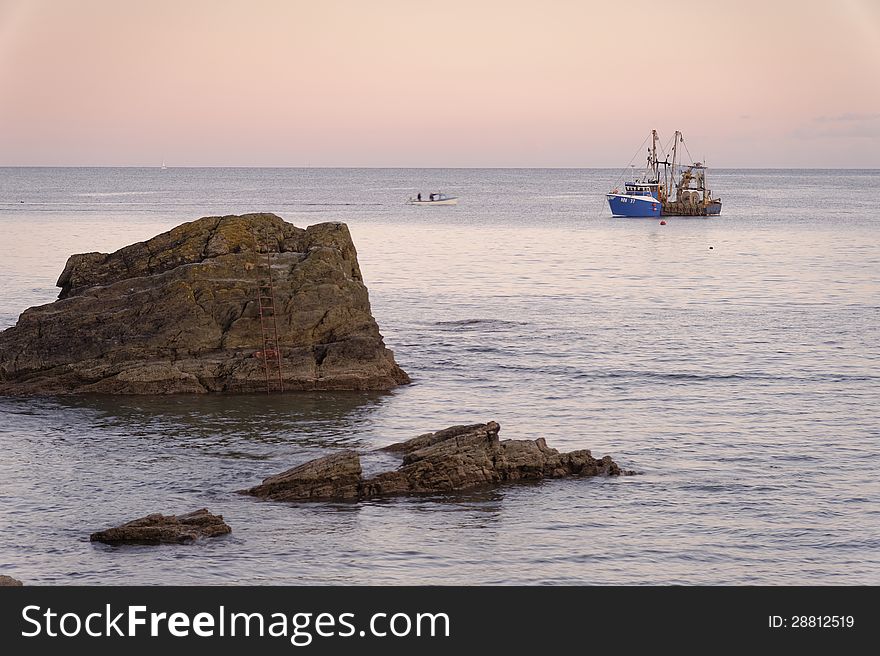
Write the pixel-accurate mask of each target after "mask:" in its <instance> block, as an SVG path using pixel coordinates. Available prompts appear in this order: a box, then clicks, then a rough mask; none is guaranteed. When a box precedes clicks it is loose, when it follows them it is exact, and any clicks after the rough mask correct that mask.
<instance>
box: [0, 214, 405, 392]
mask: <svg viewBox="0 0 880 656" xmlns="http://www.w3.org/2000/svg"><path fill="white" fill-rule="evenodd" d="M267 249H268V250H270V251H272V252H273V253H272V254H271V255H270V256H269V258H268V259H269V260H270V261H271V272H272V278H273V285H274V294H273V296H274V304H275V308H276V311H275V315H276V317H275V324H276V325H277V334H278V345H279V348H278V352H279V353H280V355H281V371H282V380H283V388H284V389H285V390H326V389H344V390H379V389H389V388H391V387H394V386H395V385H398V384H402V383H406V382H409V378H408V377H407V375H406V373H404V372H403V370H401V369H400V367H398V366H397V364H396V363H395V361H394V355H393V353H392V352H391V351H390V350H388V349H387V348H385V345H384V343H383V340H382V336H381V335H380V334H379V328H378V326H377V325H376V321H375V320H374V319H373V316H372V314H371V313H370V302H369V297H368V294H367V288H366V286H365V285H364V282H363V279H362V277H361V273H360V269H359V267H358V262H357V253H356V251H355V248H354V244H353V243H352V240H351V235H350V234H349V232H348V228H347V227H346V226H345V225H344V224H341V223H322V224H318V225H313V226H310V227H308V228H306V229H302V228H297V227H295V226H293V225H291V224H289V223H286V222H285V221H283V220H282V219H281V218H279V217H277V216H275V215H274V214H246V215H243V216H224V217H207V218H203V219H199V220H197V221H193V222H190V223H184V224H183V225H180V226H178V227H176V228H174V229H173V230H170V231H169V232H166V233H163V234H161V235H158V236H157V237H154V238H153V239H150V240H148V241H145V242H141V243H137V244H132V245H131V246H126V247H125V248H123V249H121V250H118V251H116V252H115V253H111V254H109V255H108V254H105V253H85V254H80V255H73V256H71V257H70V259H69V260H68V262H67V266H65V268H64V271H63V272H62V274H61V277H60V278H59V279H58V286H59V287H61V293H60V295H59V300H58V301H55V302H54V303H50V304H48V305H42V306H38V307H33V308H30V309H28V310H25V312H23V313H22V314H21V317H20V318H19V320H18V323H17V324H16V325H15V326H14V327H12V328H9V329H7V330H5V331H3V332H2V333H0V394H7V395H11V394H68V393H111V394H170V393H181V392H249V391H265V390H266V387H267V381H266V371H265V360H264V358H265V357H266V354H265V353H263V350H264V348H263V345H264V342H263V332H262V327H261V320H260V302H259V300H258V298H259V296H260V284H261V283H262V282H263V281H265V279H266V278H267V274H268V272H269V264H268V263H267V256H266V254H265V253H264V252H261V251H265V250H267ZM264 304H265V303H264ZM264 314H267V313H264ZM265 324H266V326H267V328H268V330H269V332H270V334H271V333H272V332H273V331H272V321H271V319H270V320H267V321H266V322H265ZM273 354H274V352H270V353H269V363H270V365H274V364H275V362H276V360H277V359H276V358H273V357H272V356H273ZM276 372H277V369H275V368H273V369H270V384H271V386H272V389H273V390H274V389H277V388H278V387H280V385H279V384H278V382H277V378H278V376H277V373H276Z"/></svg>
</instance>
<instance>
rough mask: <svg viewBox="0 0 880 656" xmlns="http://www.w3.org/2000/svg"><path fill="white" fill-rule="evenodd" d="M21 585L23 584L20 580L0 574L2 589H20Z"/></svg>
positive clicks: (0, 586)
mask: <svg viewBox="0 0 880 656" xmlns="http://www.w3.org/2000/svg"><path fill="white" fill-rule="evenodd" d="M21 585H22V583H21V581H19V580H18V579H14V578H12V577H11V576H6V575H5V574H0V588H20V587H21Z"/></svg>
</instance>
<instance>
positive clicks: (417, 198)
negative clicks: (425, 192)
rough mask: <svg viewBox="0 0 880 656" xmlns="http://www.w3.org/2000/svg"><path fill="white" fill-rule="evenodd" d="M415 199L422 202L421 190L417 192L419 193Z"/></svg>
mask: <svg viewBox="0 0 880 656" xmlns="http://www.w3.org/2000/svg"><path fill="white" fill-rule="evenodd" d="M416 200H417V201H419V202H422V192H421V191H420V192H419V195H418V196H416Z"/></svg>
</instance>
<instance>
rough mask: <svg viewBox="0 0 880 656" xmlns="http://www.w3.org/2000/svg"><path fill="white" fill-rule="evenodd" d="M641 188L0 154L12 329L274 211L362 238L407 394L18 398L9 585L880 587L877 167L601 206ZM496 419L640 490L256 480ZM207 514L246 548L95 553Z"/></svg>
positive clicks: (8, 410) (490, 176) (369, 457)
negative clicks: (292, 497)
mask: <svg viewBox="0 0 880 656" xmlns="http://www.w3.org/2000/svg"><path fill="white" fill-rule="evenodd" d="M166 173H167V172H166ZM616 174H617V172H604V171H526V170H517V171H476V170H459V171H439V170H433V171H432V170H418V171H406V170H399V171H377V170H365V171H358V170H287V169H285V170H280V169H279V170H264V169H261V170H175V171H174V172H173V173H171V174H170V175H164V174H163V175H162V176H158V175H156V174H155V173H154V172H152V171H146V170H144V171H139V170H138V169H131V170H91V171H89V170H84V169H83V170H79V169H77V170H67V169H64V170H58V171H54V172H53V171H43V172H42V173H40V174H39V176H49V178H51V179H52V180H53V184H52V185H46V184H45V180H44V179H43V178H40V180H36V181H35V180H34V179H32V178H33V176H35V175H37V174H36V173H28V172H27V171H19V170H14V171H13V172H12V173H10V172H9V170H0V228H2V230H3V234H4V235H12V236H14V237H15V238H14V239H4V240H0V277H2V279H3V280H4V283H5V284H4V285H3V286H0V326H6V325H10V324H11V323H13V322H14V321H15V319H16V318H17V316H18V314H19V313H20V312H21V310H22V309H24V308H25V307H27V306H29V305H34V304H37V303H44V302H49V301H51V300H52V299H53V298H54V297H55V295H56V292H57V290H56V289H55V288H54V283H55V280H56V279H57V276H58V273H59V272H60V270H61V268H62V267H63V265H64V262H65V261H66V258H67V256H68V255H69V254H70V253H71V252H83V251H92V250H105V251H106V250H112V249H115V248H118V247H120V246H123V245H125V244H127V243H130V242H132V241H137V240H140V239H144V238H147V237H150V236H152V235H153V234H155V233H157V232H159V231H161V230H164V229H167V228H170V227H171V226H173V225H175V224H177V223H179V222H181V221H183V220H189V219H192V218H195V217H197V216H200V215H205V214H212V213H228V212H233V211H250V210H275V211H278V212H279V213H281V214H282V215H283V216H284V217H285V218H287V219H288V220H293V221H294V222H297V223H299V224H301V225H302V224H306V223H314V222H317V221H320V220H344V221H346V222H347V223H349V226H350V228H351V231H352V234H353V236H354V238H355V242H356V244H357V248H358V253H359V258H360V264H361V269H362V272H363V274H364V277H365V280H366V281H367V284H368V286H369V288H370V299H371V303H372V307H373V312H374V314H375V316H376V318H377V321H378V323H379V326H380V328H381V330H382V333H383V335H384V336H385V339H386V343H387V344H388V345H389V347H390V348H392V349H394V351H395V354H396V357H397V360H398V362H399V363H400V364H401V366H402V367H403V368H404V369H405V370H406V371H407V372H408V373H410V374H411V376H412V377H413V380H414V382H413V384H412V385H409V386H405V387H401V388H398V389H396V390H394V391H393V392H390V393H377V394H365V393H351V394H342V393H320V394H311V393H299V394H286V395H277V396H264V395H253V396H234V397H222V396H195V397H186V396H175V397H161V398H142V397H90V398H54V399H0V448H2V450H3V457H2V458H0V526H3V527H4V529H6V528H7V527H9V528H8V530H3V531H0V572H3V573H8V574H12V575H14V576H16V577H17V578H20V579H23V580H24V581H25V582H27V583H102V584H109V583H145V584H150V583H181V584H186V583H282V584H283V583H291V584H305V583H340V584H370V583H373V584H382V583H392V584H418V583H427V584H443V583H463V584H474V583H557V584H567V583H594V584H603V583H685V584H693V583H713V584H715V583H733V584H757V583H806V584H817V583H821V584H832V583H848V584H852V583H875V584H876V583H880V557H878V554H880V536H878V534H877V531H873V530H871V528H870V527H874V526H877V525H878V524H880V510H878V508H880V503H878V501H880V499H878V496H877V494H876V489H877V486H876V480H875V479H876V471H877V468H878V466H880V462H878V460H880V430H878V426H880V410H878V406H877V404H876V398H878V396H880V375H878V371H880V306H878V304H877V298H880V275H878V272H880V254H878V252H877V249H876V244H877V243H878V236H880V235H878V229H880V224H878V222H877V219H876V217H875V215H874V214H873V208H872V207H871V203H873V201H869V200H868V199H872V198H875V197H876V195H877V192H878V191H880V176H878V175H877V174H876V172H822V171H810V172H791V171H788V172H785V171H783V172H780V171H775V172H754V171H718V172H716V175H715V177H714V179H715V182H714V183H713V186H714V187H715V188H716V189H717V190H721V191H720V193H721V194H722V195H723V196H724V199H725V209H724V214H723V215H722V216H720V217H717V218H713V219H711V220H706V219H688V220H681V219H670V220H669V221H668V225H666V226H663V227H662V228H661V227H660V226H659V225H658V223H657V222H656V221H641V220H631V221H627V220H615V219H611V218H610V217H607V216H606V215H604V214H603V213H602V210H601V209H600V208H601V206H602V202H603V197H602V193H603V192H604V191H607V189H606V188H605V187H606V186H607V184H608V182H609V180H613V178H614V176H616ZM28 176H31V177H30V178H29V177H28ZM39 176H38V177H39ZM440 178H442V180H441V179H440ZM441 182H442V186H443V188H445V189H449V190H450V191H455V192H456V195H459V196H460V197H461V199H462V200H461V203H460V204H459V206H457V207H454V208H447V209H449V210H451V211H446V212H444V213H442V214H441V213H438V212H430V211H427V210H429V209H430V208H417V209H416V210H414V209H413V208H411V207H408V206H405V205H403V204H402V200H403V199H404V198H405V197H406V196H407V195H408V194H409V191H407V190H410V189H417V188H419V187H421V188H433V187H435V186H436V185H437V184H440V183H441ZM844 183H845V184H844ZM843 187H845V188H847V189H851V190H853V193H850V194H847V195H846V197H841V195H840V193H839V189H840V188H843ZM136 192H137V193H136ZM141 192H144V193H141ZM146 192H150V193H146ZM398 197H399V198H398ZM10 198H14V199H15V202H14V203H13V202H7V201H9V199H10ZM597 199H598V201H599V202H597V203H594V202H593V201H595V200H597ZM18 200H24V201H25V203H23V204H19V203H18V202H17V201H18ZM19 205H23V206H24V209H22V207H19ZM325 205H326V207H324V206H325ZM710 246H711V247H712V248H711V249H710V248H709V247H710ZM489 419H495V420H497V421H499V423H500V424H501V426H502V434H501V436H502V438H518V439H524V438H528V439H534V438H536V437H546V438H547V441H548V443H549V444H550V446H553V447H557V448H559V449H561V450H571V449H580V448H589V449H591V450H592V451H593V453H594V455H596V456H601V455H604V454H606V453H608V454H611V455H613V456H614V457H615V459H616V460H617V461H618V462H619V463H620V464H621V465H622V466H624V467H626V468H631V469H637V470H638V471H640V472H642V475H640V476H633V477H627V478H621V479H586V480H559V481H545V482H542V483H537V484H527V485H522V484H520V485H509V486H502V487H499V488H496V489H492V490H479V491H474V492H470V493H467V494H464V495H428V496H419V497H414V498H410V499H388V500H377V501H370V502H368V503H362V504H356V503H346V504H332V503H314V504H283V503H273V502H264V501H259V500H256V499H253V498H249V497H244V496H241V495H238V494H235V491H236V490H240V489H242V488H246V487H250V486H252V485H254V484H256V483H258V482H259V481H260V480H262V479H263V478H265V477H267V476H269V475H272V474H275V473H278V472H281V471H283V470H285V469H288V468H289V467H292V466H295V465H298V464H300V463H302V462H304V461H306V460H308V459H310V458H314V457H318V456H321V455H324V454H326V453H329V452H332V451H334V450H337V449H340V448H353V449H358V450H360V451H363V452H365V456H364V459H363V462H364V469H365V471H366V472H367V475H371V474H372V473H375V472H376V471H380V470H382V469H384V468H387V467H389V466H394V465H395V463H396V459H395V458H389V457H388V456H387V454H381V453H376V452H374V451H373V450H374V449H376V448H378V447H382V446H385V445H388V444H390V443H393V442H399V441H402V440H405V439H408V438H411V437H414V436H415V435H418V434H421V433H425V432H428V431H433V430H437V429H440V428H444V427H446V426H449V425H451V424H457V423H474V422H479V421H487V420H489ZM202 506H207V507H208V508H210V509H211V510H212V511H214V512H219V513H221V514H223V515H224V517H225V518H226V519H227V521H228V522H229V523H230V525H231V526H232V527H233V533H232V534H231V535H230V536H227V537H224V538H220V539H216V540H212V541H208V542H204V543H200V544H196V545H190V546H185V547H179V546H173V547H134V548H129V547H125V548H120V547H106V546H102V545H94V544H91V543H90V542H88V534H89V533H90V532H92V531H94V530H97V529H101V528H105V527H107V526H110V525H113V524H117V523H120V522H123V521H126V520H129V519H133V518H135V517H138V516H140V515H144V514H147V513H149V512H156V511H160V512H166V513H167V512H173V513H177V512H185V511H189V510H193V509H195V508H198V507H202Z"/></svg>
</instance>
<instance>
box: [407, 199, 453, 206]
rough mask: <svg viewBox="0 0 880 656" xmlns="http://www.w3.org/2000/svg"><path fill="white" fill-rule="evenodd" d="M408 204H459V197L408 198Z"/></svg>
mask: <svg viewBox="0 0 880 656" xmlns="http://www.w3.org/2000/svg"><path fill="white" fill-rule="evenodd" d="M406 202H407V204H408V205H458V199H457V198H444V199H443V200H408V201H406Z"/></svg>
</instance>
